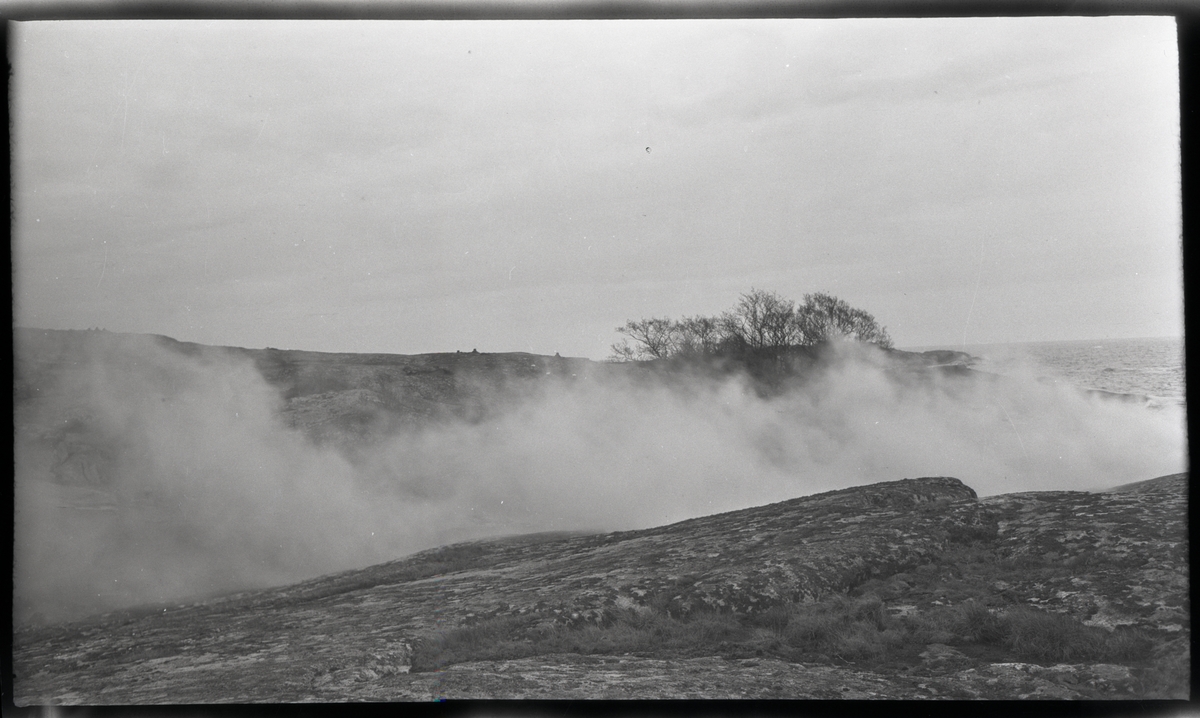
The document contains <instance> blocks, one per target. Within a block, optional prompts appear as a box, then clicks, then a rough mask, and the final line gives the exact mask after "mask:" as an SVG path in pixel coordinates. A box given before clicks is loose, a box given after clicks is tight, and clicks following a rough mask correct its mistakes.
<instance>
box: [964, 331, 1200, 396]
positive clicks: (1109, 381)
mask: <svg viewBox="0 0 1200 718" xmlns="http://www.w3.org/2000/svg"><path fill="white" fill-rule="evenodd" d="M944 348H948V349H957V350H959V351H965V352H967V353H969V354H972V355H973V356H976V357H979V358H980V361H979V362H978V363H976V364H975V365H974V367H975V368H976V369H979V370H981V371H991V372H995V373H998V374H1008V373H1013V372H1015V371H1018V370H1020V368H1021V367H1028V368H1029V369H1032V371H1033V372H1034V373H1035V374H1036V375H1038V376H1039V377H1042V378H1044V379H1047V380H1051V381H1056V382H1057V381H1062V382H1067V383H1069V384H1071V385H1073V386H1077V387H1080V388H1084V389H1101V390H1103V391H1111V392H1117V393H1120V394H1136V395H1140V396H1145V397H1147V399H1148V400H1149V401H1150V404H1151V405H1152V406H1153V405H1161V404H1165V403H1174V404H1179V405H1181V406H1184V405H1186V396H1187V393H1186V387H1185V386H1184V344H1183V340H1182V339H1170V338H1157V339H1094V340H1079V341H1064V342H1024V343H1013V344H968V345H966V346H965V347H964V346H957V347H944Z"/></svg>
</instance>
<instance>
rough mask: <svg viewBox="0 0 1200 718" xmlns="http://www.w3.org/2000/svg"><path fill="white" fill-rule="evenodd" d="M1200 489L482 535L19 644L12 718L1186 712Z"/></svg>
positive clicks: (846, 493) (782, 509) (921, 495)
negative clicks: (900, 703)
mask: <svg viewBox="0 0 1200 718" xmlns="http://www.w3.org/2000/svg"><path fill="white" fill-rule="evenodd" d="M1186 501H1187V476H1186V475H1185V474H1180V475H1173V476H1167V477H1162V478H1159V479H1155V480H1152V481H1149V482H1143V483H1141V484H1139V485H1132V486H1128V487H1122V488H1119V489H1115V490H1112V491H1108V492H1101V493H1084V492H1040V493H1025V494H1013V495H1007V496H997V497H990V498H987V499H983V500H980V499H978V498H977V497H976V495H975V492H974V491H973V490H971V489H970V488H969V487H967V486H965V485H963V484H962V483H961V482H959V481H958V480H956V479H953V478H945V477H938V478H922V479H911V480H903V481H895V482H889V483H883V484H876V485H872V486H864V487H857V488H852V489H845V490H840V491H834V492H829V493H825V494H819V495H814V496H808V497H803V498H798V499H794V500H791V501H786V502H783V503H778V504H772V505H769V506H762V507H758V508H752V509H747V510H742V511H735V512H730V513H725V514H720V515H716V516H710V517H704V518H698V519H692V520H689V521H684V522H681V523H677V524H672V525H669V526H663V527H659V528H653V529H645V530H639V531H628V532H620V533H610V534H603V535H558V534H553V535H533V536H525V537H514V538H509V539H499V540H493V541H476V542H470V543H465V544H458V545H454V546H449V547H445V548H442V549H436V550H432V551H427V552H424V553H420V554H416V555H414V556H411V557H408V558H405V559H402V560H398V561H394V562H390V563H386V564H381V565H377V566H373V567H370V568H367V569H362V570H356V571H350V572H345V573H341V574H336V575H331V576H326V577H322V578H318V579H315V580H311V581H307V582H304V583H301V584H297V585H293V586H289V587H285V588H280V589H271V590H263V591H255V592H249V593H243V594H239V595H236V596H230V597H226V598H224V599H220V600H213V601H209V602H206V603H201V604H195V605H187V606H174V605H172V606H158V607H147V608H144V609H140V610H132V611H122V612H117V613H111V614H107V615H103V616H99V617H95V618H92V619H88V620H83V621H78V622H75V623H70V624H60V625H56V626H48V627H38V628H28V629H24V630H20V631H18V632H17V633H16V635H15V636H14V666H15V679H14V692H15V697H16V700H17V702H18V704H30V703H49V702H55V703H63V704H125V703H205V702H258V701H269V702H275V701H348V700H349V701H357V700H379V699H383V700H430V699H437V698H522V697H553V698H614V697H616V698H655V697H701V698H703V697H711V698H718V697H773V698H833V697H845V698H945V697H949V698H1018V697H1041V698H1119V697H1174V698H1180V697H1187V691H1188V675H1189V669H1190V654H1189V649H1188V646H1189V640H1190V605H1189V596H1188V573H1187V543H1186V524H1185V517H1186Z"/></svg>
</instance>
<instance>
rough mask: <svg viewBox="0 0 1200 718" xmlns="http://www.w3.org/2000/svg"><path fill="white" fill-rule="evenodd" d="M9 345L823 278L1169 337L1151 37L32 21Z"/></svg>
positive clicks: (540, 311) (457, 341) (527, 318)
mask: <svg viewBox="0 0 1200 718" xmlns="http://www.w3.org/2000/svg"><path fill="white" fill-rule="evenodd" d="M11 48H12V61H13V63H14V70H15V76H14V85H13V87H14V91H13V119H14V123H15V125H14V141H15V151H14V181H15V183H16V186H15V194H14V201H15V218H16V219H15V222H16V224H15V227H14V245H13V251H14V257H13V261H14V268H15V277H14V281H15V304H16V306H15V312H16V323H17V324H18V325H21V326H32V327H43V328H55V329H72V328H74V329H83V328H88V327H93V326H95V327H102V328H106V329H109V330H113V331H124V332H150V333H158V334H166V335H170V336H173V337H175V338H178V339H181V340H188V341H197V342H202V343H206V344H226V345H236V346H246V347H264V346H273V347H278V348H292V349H313V350H322V351H355V352H396V353H418V352H430V351H454V350H456V349H461V350H467V351H469V350H470V349H473V348H478V349H479V350H480V351H530V352H536V353H541V354H553V353H554V352H561V353H562V354H563V355H569V356H587V357H591V358H593V359H602V358H604V357H606V356H607V355H608V353H609V349H608V348H609V345H610V344H611V343H612V342H614V341H615V340H617V339H618V336H617V335H616V333H615V331H614V329H615V327H616V326H618V325H620V324H623V323H624V322H625V321H626V320H627V319H636V318H641V317H649V316H671V317H680V316H683V315H694V314H716V313H719V312H720V311H722V310H724V309H727V308H729V307H730V306H732V305H733V304H734V303H735V302H736V300H737V297H738V295H739V294H740V293H742V292H745V291H747V290H748V289H750V288H751V287H757V288H762V289H770V290H775V291H777V292H779V293H781V294H783V295H784V296H787V297H791V298H795V299H799V298H801V297H802V296H803V294H805V293H806V292H814V291H826V292H831V293H833V294H836V295H837V296H839V297H842V298H843V299H845V300H847V301H848V302H850V303H851V304H853V305H855V306H858V307H861V308H863V309H866V310H867V311H869V312H871V313H873V314H874V315H875V316H876V318H877V319H878V320H879V321H880V322H881V323H882V324H884V325H885V326H886V327H887V328H888V329H889V331H890V332H891V335H892V337H893V339H894V340H895V341H896V344H897V345H898V346H918V345H942V346H956V345H959V344H962V343H967V344H972V343H996V342H1012V341H1037V340H1054V339H1097V338H1111V337H1146V336H1180V335H1181V333H1182V289H1181V260H1180V240H1179V233H1180V219H1179V214H1180V196H1179V168H1178V164H1179V146H1178V136H1179V132H1178V127H1179V120H1178V71H1177V52H1176V45H1175V25H1174V21H1173V19H1171V18H1169V17H1166V18H1138V17H1114V18H1024V19H1003V18H990V19H947V20H935V19H914V20H908V19H876V20H745V21H731V20H711V21H489V22H483V21H460V22H440V21H409V22H377V21H366V22H352V21H344V22H321V21H295V22H241V21H235V22H230V21H147V22H113V21H109V22H35V23H20V24H17V25H16V26H15V28H14V35H13V39H12V43H11Z"/></svg>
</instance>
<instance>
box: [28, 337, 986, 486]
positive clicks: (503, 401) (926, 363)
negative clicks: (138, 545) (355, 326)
mask: <svg viewBox="0 0 1200 718" xmlns="http://www.w3.org/2000/svg"><path fill="white" fill-rule="evenodd" d="M14 346H15V357H16V362H15V368H14V381H13V396H14V402H15V403H16V404H17V405H18V406H20V405H22V404H27V403H29V402H30V401H32V400H34V399H36V398H38V397H45V396H47V395H48V394H49V393H50V392H54V391H56V387H61V386H62V385H63V384H62V381H63V379H64V377H68V376H70V375H71V374H72V373H74V372H83V371H85V370H86V369H87V366H88V361H89V360H90V359H96V360H100V361H103V362H105V363H108V364H114V365H119V364H125V365H134V364H136V362H137V357H138V355H139V353H140V352H144V351H146V350H147V349H149V348H158V349H164V350H166V351H168V352H171V353H174V354H178V355H180V356H183V357H191V358H209V359H216V358H226V359H239V360H245V361H249V362H251V363H253V366H254V367H255V368H256V369H257V370H258V372H259V373H260V374H261V376H262V377H263V379H265V380H266V381H267V382H268V383H269V384H270V385H271V386H272V387H274V388H275V390H276V391H277V392H278V395H279V397H280V398H281V400H282V401H283V405H282V407H281V415H282V417H283V418H284V419H285V420H286V421H287V423H288V424H290V425H291V426H294V427H296V428H299V429H301V430H303V431H304V432H305V433H306V434H308V435H309V436H311V437H312V438H314V439H316V440H318V441H320V442H325V443H332V444H334V445H336V446H339V447H341V448H343V449H345V450H347V451H349V452H353V451H354V450H355V449H356V448H357V447H360V446H362V445H364V444H370V443H372V442H373V441H377V440H378V439H380V438H382V437H385V436H387V435H389V434H391V433H394V432H395V431H398V430H402V429H411V428H415V427H419V426H422V425H427V424H431V423H437V422H445V421H462V420H466V421H481V420H482V419H483V418H485V417H486V416H489V415H491V414H494V413H496V412H498V411H503V410H504V409H505V408H507V407H508V406H510V405H511V404H512V403H514V402H516V401H519V400H521V399H523V398H526V397H528V396H529V395H530V394H531V393H534V392H536V391H537V390H538V388H539V387H544V386H546V385H549V384H554V383H559V384H561V383H569V382H572V381H575V380H578V379H580V378H585V377H586V378H600V377H621V378H624V379H628V380H633V381H654V382H665V383H669V382H671V381H673V380H674V381H694V380H695V379H696V377H697V376H700V377H707V378H710V379H717V378H721V377H727V376H729V375H732V374H735V373H743V374H746V375H748V376H751V377H753V378H754V380H755V381H756V382H757V387H758V389H759V391H760V392H761V393H762V394H764V395H765V394H769V393H771V392H774V391H778V390H779V387H780V385H781V384H783V383H785V382H787V381H796V380H802V379H803V377H804V375H805V374H806V373H808V372H812V371H815V370H816V368H817V367H818V366H819V364H820V362H821V357H822V352H823V348H822V347H793V348H788V349H783V350H764V351H759V352H750V353H747V354H745V355H742V356H738V357H727V356H713V357H693V358H687V357H676V358H673V359H666V360H656V361H646V362H628V363H610V362H596V361H592V360H590V359H584V358H577V357H560V356H557V355H555V356H545V355H540V354H527V353H524V352H505V353H488V352H477V351H471V352H443V353H433V354H354V353H329V352H313V351H303V350H292V349H273V348H266V349H245V348H241V347H214V346H208V345H203V344H195V343H192V342H180V341H177V340H175V339H172V338H170V337H166V336H161V335H152V334H120V333H115V332H106V331H88V330H46V329H27V328H17V329H15V330H14ZM884 355H885V356H887V357H888V358H889V360H890V361H891V362H893V364H894V368H895V370H896V371H903V372H907V373H910V374H911V375H912V376H913V377H919V376H921V375H922V374H926V373H936V374H938V375H953V374H955V373H956V372H957V373H962V372H970V370H969V369H968V367H969V365H970V364H971V362H972V361H973V357H971V356H970V355H969V354H965V353H962V352H953V351H946V350H937V351H929V352H905V351H899V350H886V352H885V353H884ZM979 376H982V375H979ZM77 439H78V441H79V442H86V439H84V438H80V437H77ZM64 440H75V439H64ZM96 453H102V452H96ZM83 473H88V472H87V471H86V470H85V471H83ZM91 473H92V474H95V472H94V471H92V472H91ZM66 481H67V482H68V483H70V482H73V481H75V479H68V480H66ZM78 482H79V483H85V484H86V483H90V480H84V479H79V481H78Z"/></svg>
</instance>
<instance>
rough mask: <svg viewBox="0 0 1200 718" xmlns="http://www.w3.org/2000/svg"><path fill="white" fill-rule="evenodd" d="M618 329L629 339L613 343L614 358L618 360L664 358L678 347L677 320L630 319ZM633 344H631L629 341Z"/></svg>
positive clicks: (655, 318)
mask: <svg viewBox="0 0 1200 718" xmlns="http://www.w3.org/2000/svg"><path fill="white" fill-rule="evenodd" d="M617 331H618V332H620V333H621V334H624V335H625V336H626V337H628V339H625V340H622V341H621V342H620V343H618V344H613V345H612V349H613V358H614V359H616V360H618V361H630V360H637V359H663V358H665V357H668V356H670V355H671V354H673V353H675V351H676V349H677V341H676V330H675V322H673V321H671V320H670V319H664V318H658V317H654V318H651V319H642V320H641V321H636V322H635V321H632V320H630V321H628V322H625V326H623V327H617ZM630 341H632V342H633V345H632V346H630V344H629V342H630Z"/></svg>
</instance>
